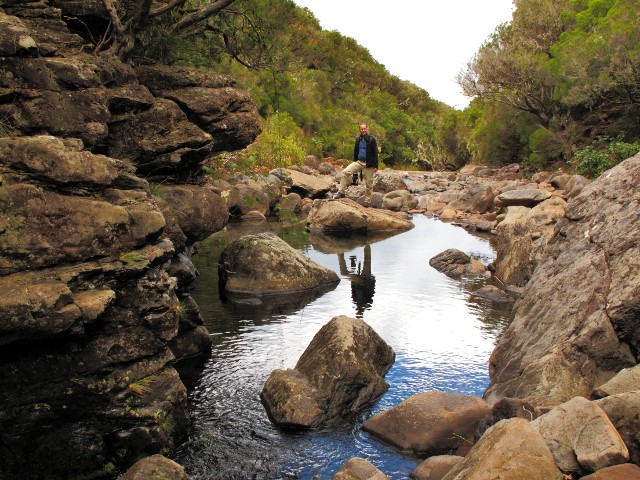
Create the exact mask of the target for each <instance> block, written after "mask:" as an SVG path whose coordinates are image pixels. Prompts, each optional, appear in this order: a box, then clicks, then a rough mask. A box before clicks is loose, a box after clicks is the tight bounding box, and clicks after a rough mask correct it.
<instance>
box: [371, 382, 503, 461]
mask: <svg viewBox="0 0 640 480" xmlns="http://www.w3.org/2000/svg"><path fill="white" fill-rule="evenodd" d="M490 410H491V407H490V406H489V405H488V404H487V403H486V402H484V401H483V400H482V399H480V398H478V397H471V396H466V395H457V394H450V393H442V392H425V393H421V394H418V395H414V396H412V397H410V398H408V399H406V400H404V401H403V402H402V403H400V404H399V405H397V406H396V407H393V408H391V409H389V410H386V411H384V412H382V413H379V414H378V415H375V416H373V417H371V418H370V419H369V420H367V421H366V422H365V424H364V425H363V427H362V428H363V429H364V430H365V431H366V432H368V433H371V434H372V435H374V436H376V437H378V438H380V439H381V440H383V441H385V442H387V443H390V444H392V445H394V446H396V447H398V448H400V449H402V450H412V451H413V452H415V453H418V454H426V453H431V454H433V453H437V452H448V451H451V450H455V449H456V448H458V447H459V446H461V445H463V444H464V443H465V442H467V441H471V440H472V439H473V435H474V433H475V430H476V428H477V426H478V424H479V422H480V420H481V419H482V418H483V417H484V416H485V415H486V414H487V413H489V411H490Z"/></svg>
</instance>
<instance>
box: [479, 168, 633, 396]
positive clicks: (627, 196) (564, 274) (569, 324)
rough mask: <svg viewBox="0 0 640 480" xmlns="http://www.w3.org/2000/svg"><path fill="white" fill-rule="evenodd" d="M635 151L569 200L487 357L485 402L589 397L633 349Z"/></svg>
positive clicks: (623, 364) (628, 360)
mask: <svg viewBox="0 0 640 480" xmlns="http://www.w3.org/2000/svg"><path fill="white" fill-rule="evenodd" d="M638 185H640V155H636V156H635V157H633V158H630V159H628V160H626V161H624V162H622V163H621V164H619V165H618V166H616V167H614V168H613V169H611V170H609V171H607V172H605V173H604V174H603V175H602V176H601V177H599V178H598V179H597V180H596V181H594V182H593V183H592V184H590V185H588V186H586V187H585V188H584V189H583V190H582V192H581V193H580V194H579V195H578V196H577V197H575V198H574V199H573V200H572V201H570V202H569V204H568V206H567V210H566V214H565V216H564V217H563V218H562V219H561V220H560V221H559V222H558V223H557V225H556V227H555V229H554V233H553V236H552V237H551V238H550V240H549V243H548V245H547V247H546V249H545V252H544V256H543V257H542V258H541V260H540V263H539V264H538V265H537V267H536V268H535V270H534V272H533V275H532V277H531V280H529V282H528V283H527V286H526V288H525V290H524V292H523V295H522V297H521V298H520V300H519V301H518V302H517V303H516V305H515V307H514V319H513V322H512V323H511V325H510V326H509V328H508V329H507V330H506V332H505V333H504V335H503V336H502V337H501V339H500V340H499V342H498V344H497V345H496V348H495V350H494V352H493V354H492V356H491V360H490V376H491V384H490V386H489V388H488V390H487V392H486V396H487V398H489V399H495V398H498V397H502V396H506V397H519V398H525V397H543V398H549V399H552V400H553V401H566V400H569V399H571V398H573V397H574V396H578V395H579V396H584V397H587V398H589V397H590V396H591V393H592V392H593V390H594V389H595V388H597V387H598V386H600V385H601V384H602V383H604V381H606V380H608V379H609V378H611V376H613V375H614V374H615V373H616V372H617V371H619V370H621V369H622V368H624V367H629V366H633V365H635V364H636V363H637V356H638V351H639V347H640V343H639V337H638V331H639V325H638V322H639V320H640V315H639V312H640V301H639V299H640V295H639V293H640V291H639V289H640V287H639V286H640V246H639V245H638V232H639V231H640V206H639V205H640V190H639V187H638Z"/></svg>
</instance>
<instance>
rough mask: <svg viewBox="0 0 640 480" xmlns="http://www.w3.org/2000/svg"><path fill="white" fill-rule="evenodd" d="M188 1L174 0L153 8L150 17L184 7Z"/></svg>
mask: <svg viewBox="0 0 640 480" xmlns="http://www.w3.org/2000/svg"><path fill="white" fill-rule="evenodd" d="M186 2H187V0H173V1H172V2H169V3H167V4H166V5H163V6H161V7H158V8H155V9H153V10H151V12H149V18H154V17H158V16H160V15H162V14H163V13H166V12H169V11H171V10H173V9H174V8H178V7H182V6H183V5H184V4H185V3H186Z"/></svg>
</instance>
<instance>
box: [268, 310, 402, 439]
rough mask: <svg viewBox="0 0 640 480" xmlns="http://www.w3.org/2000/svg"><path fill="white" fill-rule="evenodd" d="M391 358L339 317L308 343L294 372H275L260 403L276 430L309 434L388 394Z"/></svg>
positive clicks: (374, 338)
mask: <svg viewBox="0 0 640 480" xmlns="http://www.w3.org/2000/svg"><path fill="white" fill-rule="evenodd" d="M394 360H395V353H394V351H393V349H392V348H391V347H390V346H389V345H387V344H386V343H385V341H384V340H382V338H380V336H379V335H378V334H377V333H376V332H375V331H374V330H373V329H372V328H371V327H370V326H369V325H367V324H366V323H365V322H363V321H362V320H359V319H356V318H350V317H347V316H344V315H342V316H339V317H334V318H333V319H331V321H330V322H329V323H327V324H326V325H324V326H323V327H322V328H321V329H320V331H319V332H318V333H317V334H316V335H315V336H314V337H313V340H312V341H311V343H310V344H309V346H308V347H307V349H306V350H305V351H304V353H303V354H302V356H301V357H300V359H299V360H298V363H297V364H296V366H295V368H294V369H288V370H274V371H273V372H272V373H271V375H270V376H269V378H268V379H267V381H266V383H265V384H264V388H263V389H262V393H261V395H260V397H261V398H262V402H263V404H264V406H265V408H266V410H267V413H268V414H269V418H270V419H271V420H272V421H273V422H274V423H275V424H276V425H279V426H284V427H297V428H314V427H318V426H320V425H322V424H324V423H327V422H330V421H331V420H334V419H337V418H340V417H345V416H351V415H354V414H356V413H357V412H359V411H360V410H361V409H363V408H365V407H367V406H369V405H371V404H373V402H375V401H376V400H377V399H378V398H379V397H380V396H381V395H382V394H383V393H384V392H386V391H387V389H388V388H389V384H388V383H387V382H385V380H384V375H385V374H386V373H387V371H388V370H389V369H390V368H391V366H392V365H393V362H394Z"/></svg>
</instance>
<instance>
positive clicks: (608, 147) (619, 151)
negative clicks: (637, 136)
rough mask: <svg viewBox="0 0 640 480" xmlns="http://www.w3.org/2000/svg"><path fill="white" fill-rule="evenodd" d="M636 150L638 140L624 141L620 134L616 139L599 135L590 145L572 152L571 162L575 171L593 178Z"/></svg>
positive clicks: (638, 143)
mask: <svg viewBox="0 0 640 480" xmlns="http://www.w3.org/2000/svg"><path fill="white" fill-rule="evenodd" d="M638 152H640V142H635V143H626V142H624V141H623V140H622V137H621V136H620V137H618V138H616V139H613V138H610V137H599V138H598V139H597V140H596V141H595V142H593V143H592V144H591V145H588V146H587V147H585V148H583V149H582V150H579V151H576V152H574V157H573V160H572V162H571V163H572V165H573V167H574V168H575V172H576V173H578V174H580V175H584V176H585V177H590V178H594V177H597V176H599V175H601V174H602V173H603V172H604V171H605V170H608V169H609V168H612V167H614V166H616V165H617V164H618V163H620V162H621V161H623V160H626V159H627V158H630V157H632V156H634V155H635V154H637V153H638Z"/></svg>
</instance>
